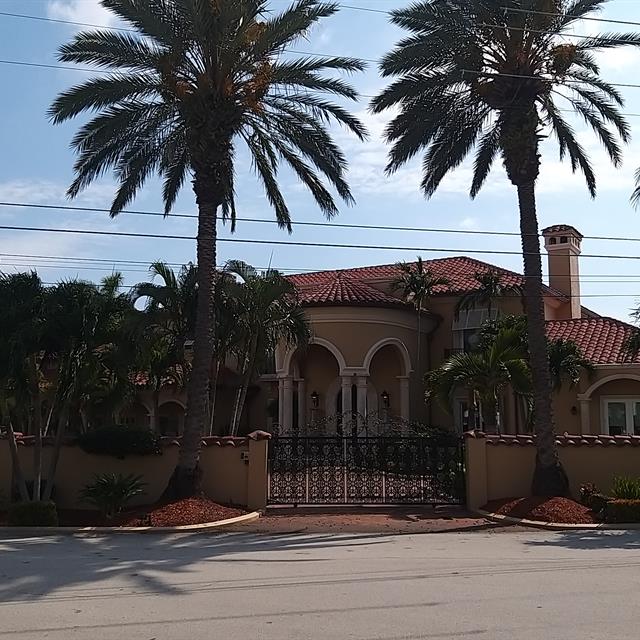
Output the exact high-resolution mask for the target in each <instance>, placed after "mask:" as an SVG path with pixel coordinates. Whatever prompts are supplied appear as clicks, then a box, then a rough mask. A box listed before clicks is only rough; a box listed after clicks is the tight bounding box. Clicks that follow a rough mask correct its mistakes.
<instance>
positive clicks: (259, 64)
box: [50, 0, 365, 495]
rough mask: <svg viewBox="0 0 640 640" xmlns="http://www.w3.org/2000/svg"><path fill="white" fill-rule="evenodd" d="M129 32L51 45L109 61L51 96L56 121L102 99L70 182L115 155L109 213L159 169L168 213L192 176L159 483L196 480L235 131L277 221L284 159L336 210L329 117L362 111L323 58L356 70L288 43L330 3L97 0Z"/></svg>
mask: <svg viewBox="0 0 640 640" xmlns="http://www.w3.org/2000/svg"><path fill="white" fill-rule="evenodd" d="M101 4H102V6H103V7H105V8H106V9H109V10H111V11H112V12H113V13H114V14H115V15H116V16H117V17H118V18H119V19H121V20H122V21H123V22H124V23H125V24H126V25H127V26H129V27H132V28H133V29H134V30H135V31H137V33H136V34H130V33H123V32H118V31H105V30H94V31H86V32H82V33H80V34H78V35H77V36H76V37H75V38H74V40H73V41H72V42H70V43H69V44H66V45H64V46H63V47H61V49H60V52H59V59H60V60H61V61H65V62H73V63H80V64H94V65H96V66H97V67H99V68H102V69H105V70H107V73H106V74H105V75H102V76H100V77H97V78H93V79H89V80H87V81H86V82H83V83H81V84H80V85H78V86H76V87H74V88H72V89H70V90H68V91H66V92H64V93H62V94H61V95H59V96H58V97H57V98H56V100H55V101H54V103H53V105H52V106H51V109H50V115H51V119H52V120H53V122H54V123H61V122H64V121H66V120H69V119H71V118H74V117H75V116H77V115H79V114H81V113H84V112H96V111H97V112H98V113H97V115H95V116H94V117H93V118H92V119H91V120H89V122H88V123H86V124H84V125H83V126H82V127H81V128H80V130H79V131H78V133H77V134H76V136H75V138H74V140H73V147H74V149H75V151H76V153H77V154H78V158H77V161H76V164H75V173H76V177H75V180H74V181H73V183H72V184H71V186H70V188H69V196H71V197H74V196H76V195H77V194H78V193H79V192H80V191H82V189H84V188H85V187H87V186H88V185H89V184H90V183H91V182H93V181H94V180H95V179H96V178H97V177H99V176H101V175H103V174H104V172H105V171H107V170H109V169H113V171H114V173H115V177H116V179H117V181H118V182H119V188H118V190H117V193H116V196H115V198H114V200H113V203H112V205H111V215H112V216H115V215H117V214H118V213H119V212H120V211H122V209H123V208H124V207H126V206H127V205H128V204H129V203H130V202H131V201H132V200H133V199H134V197H135V195H136V193H137V192H138V191H139V189H140V188H141V186H142V185H143V184H144V182H145V180H146V178H148V177H149V176H150V175H151V174H152V173H154V172H155V173H159V174H160V175H161V176H162V178H163V179H164V188H163V199H164V204H165V212H166V213H167V214H168V213H169V212H170V211H171V208H172V206H173V204H174V202H175V200H176V197H177V195H178V192H179V191H180V188H181V187H182V185H183V184H184V182H185V180H186V179H187V178H189V179H190V180H191V182H192V186H193V191H194V193H195V199H196V202H197V205H198V232H197V263H198V304H197V314H196V324H195V333H194V336H195V343H194V357H193V367H192V374H191V377H190V381H189V385H188V391H187V416H186V420H185V430H184V438H183V442H182V447H181V448H180V456H179V460H178V464H177V466H176V469H175V472H174V474H173V476H172V478H171V481H170V483H169V487H168V488H167V495H171V494H172V495H190V494H193V493H194V492H196V491H197V490H198V487H197V485H198V479H199V467H198V462H199V454H200V442H201V435H202V434H203V432H204V429H205V422H206V405H207V391H208V387H209V376H210V367H211V360H212V355H213V353H212V352H213V341H212V331H213V316H214V296H213V291H214V281H215V266H216V234H217V231H216V221H217V219H218V217H219V216H221V217H222V219H223V220H231V223H232V228H233V223H234V222H235V192H234V176H235V158H236V153H237V145H238V143H240V142H244V144H245V145H246V148H247V149H248V152H249V155H250V157H251V159H252V161H253V168H254V170H255V172H256V174H257V175H258V177H259V179H260V181H261V182H262V183H263V186H264V189H265V193H266V197H267V199H268V201H269V203H270V204H271V206H272V207H273V208H274V210H275V214H276V219H277V222H278V224H279V225H280V226H281V227H283V228H286V229H289V230H291V216H290V212H289V209H288V207H287V204H286V202H285V199H284V197H283V194H282V192H281V191H280V188H279V186H278V180H277V171H278V168H279V166H280V163H281V162H282V163H284V164H286V165H288V166H289V167H291V169H292V170H293V172H294V173H295V175H296V176H297V178H298V179H299V180H300V182H302V184H304V185H305V186H306V187H307V188H308V189H309V191H310V192H311V194H312V196H313V197H314V199H315V201H316V202H317V204H318V206H319V207H320V209H321V210H322V212H323V213H324V214H325V215H326V216H328V217H330V216H333V215H336V214H337V213H338V208H337V206H336V203H335V198H334V196H333V195H332V193H331V192H330V191H329V190H328V188H327V186H325V184H324V183H323V180H322V178H321V177H323V178H324V179H325V181H326V183H328V184H329V185H330V186H331V187H333V188H334V189H335V191H336V192H337V193H338V195H339V196H340V198H342V199H343V200H344V201H346V202H348V203H350V202H352V200H353V198H352V195H351V191H350V189H349V186H348V185H347V183H346V181H345V170H346V165H347V163H346V159H345V157H344V156H343V154H342V153H341V151H340V149H339V148H338V147H337V146H336V144H335V143H334V141H333V139H332V137H331V135H330V133H329V129H328V123H329V122H330V121H334V122H337V123H339V124H341V125H344V126H345V127H346V128H347V129H349V130H351V131H352V132H353V133H355V135H356V136H358V137H359V138H364V136H365V130H364V128H363V126H362V124H361V123H360V122H359V121H358V120H357V119H356V118H354V117H353V116H352V115H350V114H349V113H348V112H347V111H346V110H345V109H343V108H342V107H341V106H339V105H337V104H335V103H333V102H331V101H330V100H328V99H326V98H324V97H322V95H321V94H323V93H326V94H333V95H336V96H339V97H343V98H347V99H350V100H355V99H356V97H357V94H356V92H355V90H354V89H353V88H352V87H351V86H350V85H349V84H348V83H346V82H344V81H343V80H341V79H339V78H335V77H331V76H329V75H327V74H325V72H329V73H334V72H354V71H360V70H362V69H363V68H364V65H363V63H361V62H360V61H359V60H355V59H352V58H344V57H333V58H329V57H327V58H325V57H322V58H321V57H303V58H296V59H288V58H286V57H284V54H285V52H286V51H287V49H288V48H289V47H291V46H292V45H294V43H295V42H296V41H298V40H300V39H301V38H302V37H304V36H305V35H306V34H307V33H308V31H309V29H310V28H311V27H313V26H314V25H315V24H316V23H317V22H318V21H319V20H321V19H322V18H325V17H328V16H331V15H332V14H334V13H335V12H336V11H337V8H338V7H337V5H335V4H331V3H323V2H319V1H318V0H297V1H295V2H294V3H293V4H292V5H291V6H290V7H289V8H288V9H285V10H284V11H282V12H280V13H279V14H277V15H272V14H270V13H269V12H268V7H267V0H216V1H215V2H205V1H203V0H101Z"/></svg>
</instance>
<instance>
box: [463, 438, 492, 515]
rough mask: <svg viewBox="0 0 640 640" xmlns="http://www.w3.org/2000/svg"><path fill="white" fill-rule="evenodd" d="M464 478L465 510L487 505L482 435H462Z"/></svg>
mask: <svg viewBox="0 0 640 640" xmlns="http://www.w3.org/2000/svg"><path fill="white" fill-rule="evenodd" d="M463 437H464V457H465V478H466V485H467V508H469V509H471V510H475V509H479V508H480V507H482V506H484V505H485V504H487V502H488V500H489V498H488V487H487V441H486V439H485V437H484V433H480V432H477V431H471V432H469V433H465V434H464V436H463Z"/></svg>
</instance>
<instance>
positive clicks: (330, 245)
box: [0, 225, 640, 260]
mask: <svg viewBox="0 0 640 640" xmlns="http://www.w3.org/2000/svg"><path fill="white" fill-rule="evenodd" d="M0 229H3V230H5V231H29V232H39V233H62V234H80V235H93V236H112V237H119V238H152V239H155V240H190V241H193V240H196V236H186V235H168V234H161V233H139V232H131V231H104V230H96V229H51V228H47V227H23V226H18V225H0ZM217 241H218V242H223V243H231V244H259V245H263V244H264V245H270V246H281V247H321V248H325V249H366V250H375V251H411V252H418V253H420V252H431V253H453V254H460V253H463V254H480V255H487V254H489V255H505V256H521V255H523V253H522V252H521V251H506V250H497V249H462V248H452V249H448V248H444V247H394V246H388V245H375V244H348V243H336V242H301V241H294V240H257V239H252V238H218V240H217ZM524 255H529V254H524ZM531 255H538V254H537V253H535V254H531ZM581 257H582V258H602V259H607V260H640V255H638V256H629V255H613V254H599V253H583V254H582V255H581Z"/></svg>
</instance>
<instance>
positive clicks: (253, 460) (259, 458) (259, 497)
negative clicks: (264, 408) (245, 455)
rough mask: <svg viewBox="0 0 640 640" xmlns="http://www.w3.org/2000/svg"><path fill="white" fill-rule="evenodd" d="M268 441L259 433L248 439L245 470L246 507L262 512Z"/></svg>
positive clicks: (267, 478)
mask: <svg viewBox="0 0 640 640" xmlns="http://www.w3.org/2000/svg"><path fill="white" fill-rule="evenodd" d="M268 451H269V440H268V439H266V438H264V437H262V434H261V433H257V434H251V436H250V437H249V460H248V466H249V468H248V470H247V507H249V509H252V510H254V511H263V510H264V509H266V507H267V497H268V489H269V473H268V467H267V459H268Z"/></svg>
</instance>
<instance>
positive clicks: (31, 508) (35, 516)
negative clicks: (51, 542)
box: [7, 502, 58, 527]
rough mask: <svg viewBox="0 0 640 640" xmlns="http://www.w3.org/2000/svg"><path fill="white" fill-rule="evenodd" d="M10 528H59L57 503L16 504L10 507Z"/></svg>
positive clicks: (8, 519)
mask: <svg viewBox="0 0 640 640" xmlns="http://www.w3.org/2000/svg"><path fill="white" fill-rule="evenodd" d="M7 521H8V524H9V526H10V527H57V526H58V512H57V510H56V505H55V502H14V503H13V504H11V505H9V513H8V518H7Z"/></svg>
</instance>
